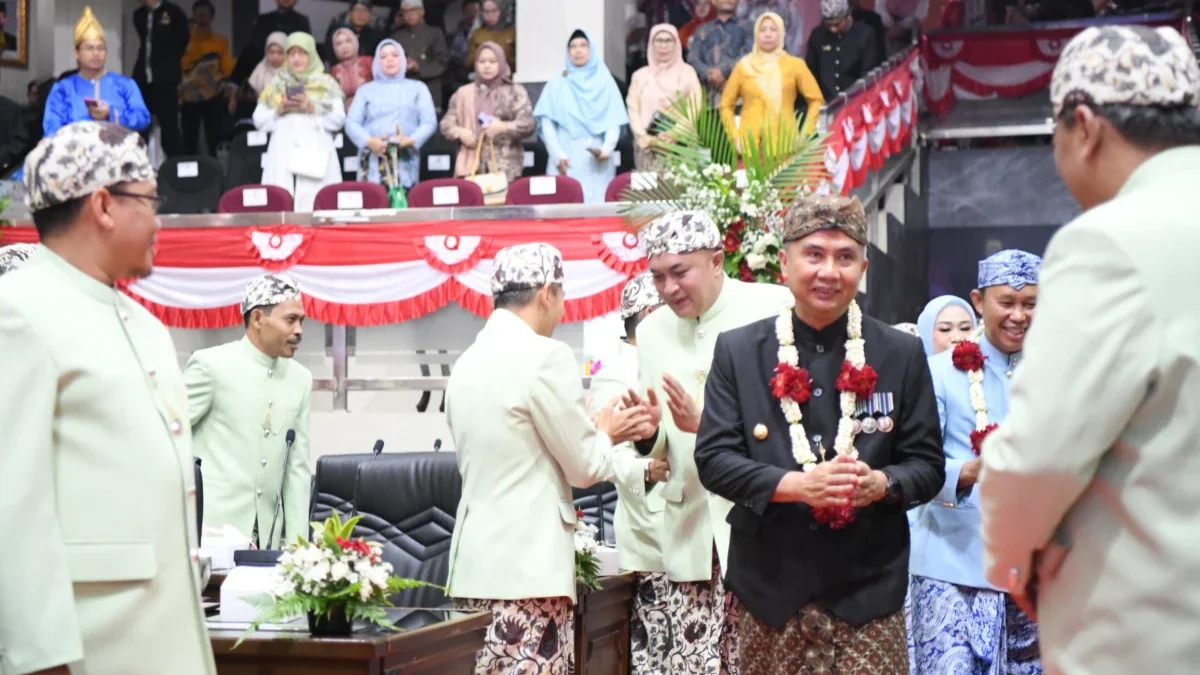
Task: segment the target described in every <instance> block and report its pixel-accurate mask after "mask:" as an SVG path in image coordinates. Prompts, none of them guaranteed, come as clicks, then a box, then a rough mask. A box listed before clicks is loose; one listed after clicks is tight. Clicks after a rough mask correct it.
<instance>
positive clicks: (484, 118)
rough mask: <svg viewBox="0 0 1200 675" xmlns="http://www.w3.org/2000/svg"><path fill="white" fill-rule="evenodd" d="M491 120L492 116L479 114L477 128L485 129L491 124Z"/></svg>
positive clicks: (483, 113)
mask: <svg viewBox="0 0 1200 675" xmlns="http://www.w3.org/2000/svg"><path fill="white" fill-rule="evenodd" d="M492 119H493V118H492V116H491V115H489V114H488V113H485V112H481V113H479V126H481V127H485V126H487V125H489V124H491V123H492Z"/></svg>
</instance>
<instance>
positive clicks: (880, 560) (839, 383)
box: [696, 196, 945, 675]
mask: <svg viewBox="0 0 1200 675" xmlns="http://www.w3.org/2000/svg"><path fill="white" fill-rule="evenodd" d="M782 240H783V250H782V251H781V252H780V260H781V263H782V265H783V269H784V272H785V274H786V276H787V279H788V286H789V288H790V289H791V291H792V294H793V295H794V296H795V298H796V304H795V307H794V308H789V309H785V310H783V312H781V313H780V315H779V316H777V317H770V318H767V319H763V320H760V321H757V322H755V323H751V324H748V325H746V326H744V327H742V328H738V329H734V330H731V331H728V332H726V333H723V334H722V335H721V336H720V337H719V338H717V344H716V352H715V355H714V357H713V364H712V370H711V372H710V374H709V376H708V381H707V385H706V387H705V390H704V411H703V418H702V421H701V423H700V430H699V434H698V436H697V439H696V466H697V468H698V470H699V474H700V480H701V482H702V483H703V484H704V487H705V488H707V489H708V490H709V491H711V492H713V493H715V494H717V495H720V496H722V497H725V498H727V499H729V500H731V501H732V502H733V503H734V506H733V509H732V510H731V511H730V513H729V517H728V522H729V524H730V525H731V527H732V537H731V539H730V547H729V572H728V573H727V574H726V576H725V584H726V587H727V588H729V589H730V590H731V591H732V592H733V594H734V596H735V597H736V598H737V600H738V602H739V604H740V608H739V610H738V613H739V615H740V616H739V618H738V640H739V643H740V654H741V661H742V664H741V666H742V670H741V673H742V675H767V674H770V675H778V674H782V673H787V674H788V675H790V674H792V673H801V672H804V673H809V672H836V673H839V675H897V674H899V673H907V672H908V651H907V647H906V643H905V628H904V613H903V606H904V595H905V590H906V588H907V586H908V545H909V544H908V520H907V518H906V517H905V511H906V510H907V509H909V508H911V507H913V506H916V505H919V504H922V503H924V502H926V501H928V500H930V499H932V498H933V497H934V496H935V495H936V494H937V492H938V490H940V489H941V486H942V482H943V480H944V477H945V457H944V456H943V454H942V447H941V431H940V424H939V421H938V413H937V404H936V402H935V398H934V391H933V382H932V379H931V377H930V374H929V367H928V365H927V364H926V361H925V353H924V350H923V349H922V347H921V342H920V340H918V339H916V338H914V337H912V336H911V335H906V334H905V333H902V332H900V331H898V330H896V329H894V328H892V327H891V326H889V325H887V324H884V323H882V322H879V321H876V320H875V319H872V318H870V317H863V316H862V312H861V311H860V310H859V309H858V305H857V303H855V301H854V298H855V294H856V292H857V290H858V287H859V282H860V281H861V280H862V277H863V274H864V273H865V272H866V269H867V261H866V258H865V255H866V250H865V249H866V243H867V235H866V217H865V214H864V213H863V209H862V205H861V204H859V202H858V200H857V199H855V198H849V199H848V198H845V197H840V196H839V197H813V198H811V199H808V200H806V201H804V202H801V203H798V204H797V205H796V206H794V207H793V208H792V209H790V210H789V212H788V213H787V215H786V217H785V221H784V226H783V233H782Z"/></svg>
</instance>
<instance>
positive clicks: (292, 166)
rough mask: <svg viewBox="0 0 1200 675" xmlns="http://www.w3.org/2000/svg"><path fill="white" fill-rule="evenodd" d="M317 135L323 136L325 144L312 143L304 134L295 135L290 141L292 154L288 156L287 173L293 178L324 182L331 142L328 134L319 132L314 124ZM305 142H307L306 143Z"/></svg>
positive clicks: (317, 126) (318, 127)
mask: <svg viewBox="0 0 1200 675" xmlns="http://www.w3.org/2000/svg"><path fill="white" fill-rule="evenodd" d="M316 131H317V133H318V134H321V135H323V136H325V141H327V142H326V143H313V142H312V140H311V137H310V136H308V135H306V134H297V135H296V138H295V139H293V140H292V152H291V154H290V155H289V156H288V172H289V173H291V174H292V175H293V176H302V177H304V178H311V179H313V180H324V179H325V174H326V173H328V171H329V151H330V149H331V148H330V146H332V145H333V142H332V141H330V140H329V136H328V134H326V133H325V132H324V131H322V130H321V125H320V124H319V123H316ZM306 141H307V142H306Z"/></svg>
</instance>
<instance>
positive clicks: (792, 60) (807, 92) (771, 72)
mask: <svg viewBox="0 0 1200 675" xmlns="http://www.w3.org/2000/svg"><path fill="white" fill-rule="evenodd" d="M783 38H784V25H783V19H782V18H781V17H780V16H779V15H778V14H776V13H774V12H766V13H764V14H763V15H762V16H760V17H758V20H756V21H755V22H754V49H753V50H752V51H751V52H750V53H749V54H747V55H746V56H744V57H742V60H740V61H738V63H737V65H736V66H734V68H733V72H732V73H731V74H730V75H729V81H728V82H726V83H725V92H724V93H723V94H722V95H721V120H722V121H723V122H724V123H725V128H727V129H729V130H730V135H731V136H733V137H734V138H738V139H742V138H746V137H747V136H748V137H750V138H753V139H758V138H760V137H761V134H762V130H763V129H764V128H766V129H767V130H768V134H770V133H773V132H775V131H776V130H778V129H780V128H783V127H780V126H778V125H779V124H780V120H785V121H787V122H788V123H789V124H790V122H791V120H792V119H793V118H794V116H795V112H794V111H795V108H796V97H797V96H802V97H803V98H804V100H805V101H806V102H807V104H808V109H807V112H806V113H805V115H804V134H805V135H808V134H811V133H812V132H813V131H814V130H815V129H816V126H817V116H818V114H819V113H820V111H821V106H822V105H824V104H825V98H824V97H823V96H821V87H820V86H819V85H818V84H817V80H816V78H814V77H813V75H812V72H810V71H809V70H808V65H807V64H805V63H804V60H803V59H800V58H797V57H795V56H792V55H791V54H788V53H787V52H786V51H784V49H783V44H784V41H783ZM739 98H740V99H741V100H742V114H741V124H740V126H736V125H735V124H734V118H733V111H734V106H736V105H737V102H738V99H739Z"/></svg>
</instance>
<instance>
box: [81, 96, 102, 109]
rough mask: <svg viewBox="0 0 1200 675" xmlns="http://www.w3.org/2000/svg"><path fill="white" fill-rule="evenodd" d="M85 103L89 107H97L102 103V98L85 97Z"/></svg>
mask: <svg viewBox="0 0 1200 675" xmlns="http://www.w3.org/2000/svg"><path fill="white" fill-rule="evenodd" d="M83 104H84V105H85V106H87V107H89V108H95V107H97V106H99V105H100V99H97V98H85V99H83Z"/></svg>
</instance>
